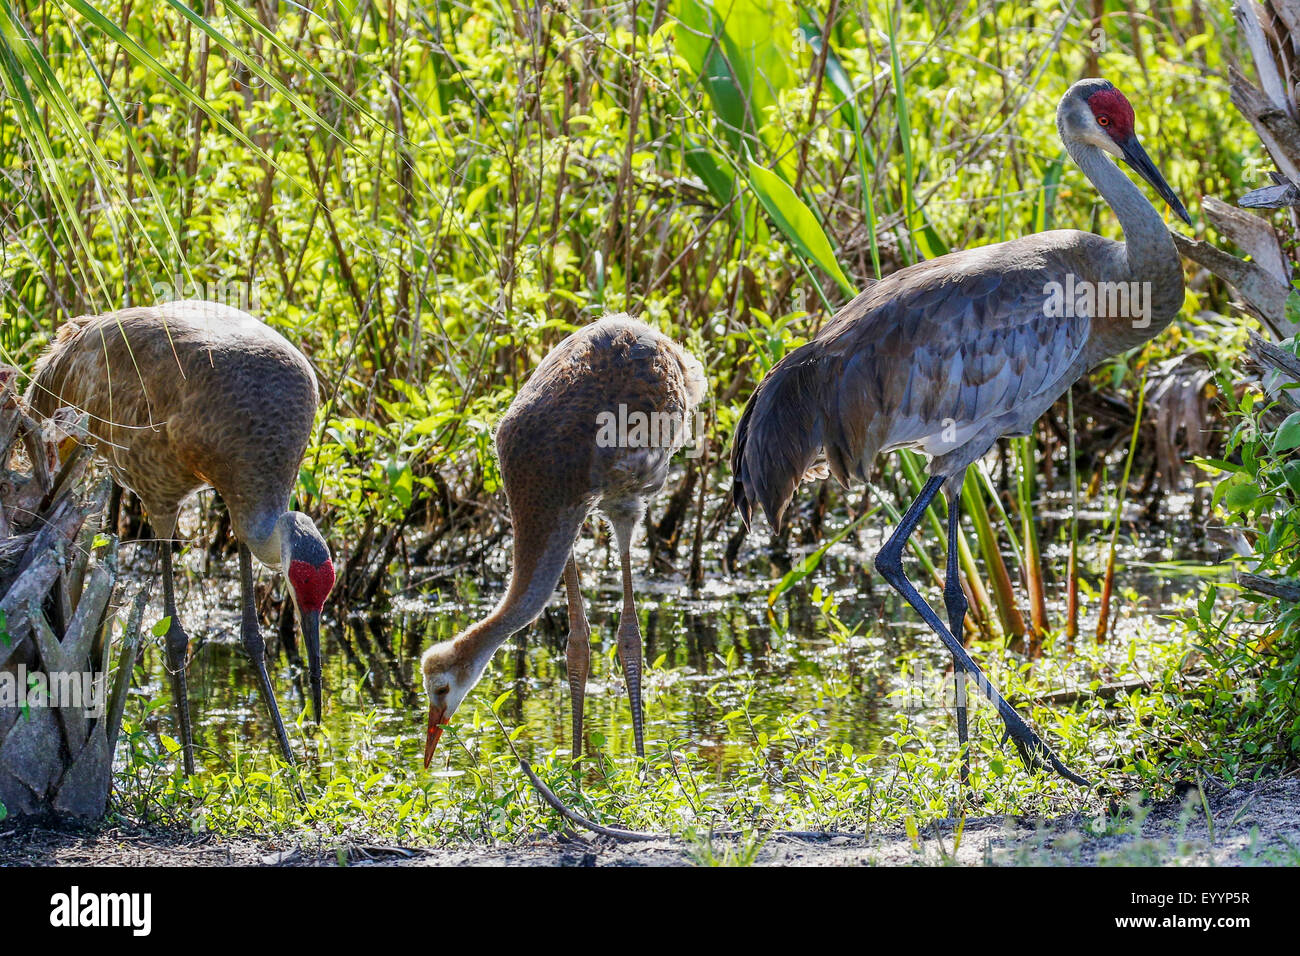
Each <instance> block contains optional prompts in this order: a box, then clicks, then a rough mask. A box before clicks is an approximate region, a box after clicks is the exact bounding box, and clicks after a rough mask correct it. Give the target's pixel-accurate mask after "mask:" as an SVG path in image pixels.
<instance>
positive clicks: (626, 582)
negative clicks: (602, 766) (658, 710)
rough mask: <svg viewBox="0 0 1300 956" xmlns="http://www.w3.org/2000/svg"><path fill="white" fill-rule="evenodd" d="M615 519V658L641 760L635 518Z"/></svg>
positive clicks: (641, 727) (621, 516)
mask: <svg viewBox="0 0 1300 956" xmlns="http://www.w3.org/2000/svg"><path fill="white" fill-rule="evenodd" d="M639 512H640V508H639V507H638V508H637V510H636V511H635V512H633V513H632V516H631V517H630V518H629V517H625V516H623V515H620V516H619V517H618V518H616V519H615V524H614V536H615V537H616V538H617V539H618V553H619V560H620V562H621V563H622V567H623V610H622V611H621V612H620V613H619V616H618V659H619V662H620V663H621V664H622V665H623V677H624V679H625V680H626V681H627V696H628V700H629V702H630V703H631V705H632V734H633V736H634V738H635V739H636V755H637V756H638V757H645V736H644V716H643V713H642V710H641V664H642V651H641V622H640V621H639V620H638V618H637V613H636V598H635V597H634V595H633V593H632V528H633V527H634V526H635V522H636V517H637V516H638V515H639Z"/></svg>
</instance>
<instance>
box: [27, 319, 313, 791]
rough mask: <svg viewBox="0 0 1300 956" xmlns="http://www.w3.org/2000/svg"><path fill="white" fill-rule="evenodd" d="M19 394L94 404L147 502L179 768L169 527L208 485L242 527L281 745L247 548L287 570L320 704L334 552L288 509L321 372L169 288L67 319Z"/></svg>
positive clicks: (112, 457)
mask: <svg viewBox="0 0 1300 956" xmlns="http://www.w3.org/2000/svg"><path fill="white" fill-rule="evenodd" d="M27 401H28V403H29V404H30V405H31V407H32V408H33V409H34V410H36V411H37V412H38V413H40V414H42V415H45V416H49V415H51V414H53V412H54V411H55V410H56V409H58V408H59V407H61V406H65V405H67V406H72V407H74V408H76V409H78V410H79V411H82V412H85V413H88V414H89V416H90V431H91V434H92V437H93V439H94V442H95V446H96V450H97V452H98V453H99V454H100V455H101V456H102V457H103V458H104V459H105V461H106V462H107V464H108V469H109V472H110V473H111V474H112V476H113V478H114V480H115V481H116V482H117V483H118V484H119V485H120V486H123V487H126V488H130V489H132V490H133V491H134V492H135V493H136V494H137V495H138V496H139V498H140V501H141V503H142V504H143V505H144V508H145V511H146V512H147V513H148V516H149V521H150V524H152V525H153V532H154V535H155V537H156V538H157V539H158V542H159V550H160V551H161V552H162V576H163V605H164V613H165V614H166V615H167V617H168V618H169V620H170V625H169V627H168V630H167V635H166V647H167V666H168V670H169V671H170V673H171V680H172V692H173V696H174V698H175V706H176V715H177V722H178V723H179V724H180V730H181V743H182V752H183V757H184V761H185V772H186V773H187V774H192V773H193V772H194V738H193V734H192V732H191V729H190V713H189V695H188V687H187V682H186V676H185V668H186V665H187V663H188V655H189V636H188V635H187V634H186V633H185V631H184V629H183V628H182V627H181V623H180V617H179V616H178V614H177V613H176V597H175V594H174V592H173V587H172V558H171V547H170V544H169V540H170V538H171V537H172V534H173V533H174V532H175V530H176V519H177V516H178V513H179V511H180V505H181V502H182V501H183V500H184V499H185V498H186V497H188V496H189V495H190V493H191V492H193V491H195V490H196V489H198V488H199V487H201V486H202V485H205V484H208V485H212V486H213V487H214V488H215V489H216V490H217V492H218V493H219V494H220V495H221V497H222V499H223V500H224V501H225V502H226V506H227V508H228V509H229V511H230V523H231V527H232V528H233V530H234V533H235V537H237V538H238V539H239V581H240V590H241V592H242V604H243V623H242V627H241V634H242V637H243V643H244V648H245V650H247V652H248V656H249V657H250V658H252V661H253V666H254V668H255V669H256V670H257V679H258V683H259V684H260V685H261V691H262V696H263V697H264V698H265V699H266V705H267V708H268V709H269V710H270V712H271V720H272V721H273V722H274V724H275V732H276V737H277V739H278V740H279V744H280V749H281V751H282V752H283V753H284V758H285V760H286V761H288V762H289V763H293V762H294V760H293V751H292V750H291V749H290V748H289V738H288V736H287V735H286V734H285V731H284V722H283V721H282V720H281V719H280V709H279V707H278V706H277V704H276V701H275V692H274V690H273V689H272V687H271V679H270V677H269V676H268V674H267V671H266V660H265V648H264V645H263V642H262V633H261V629H260V628H259V626H258V622H257V611H256V608H255V606H254V596H253V564H252V557H251V555H254V554H255V555H257V557H258V560H260V561H261V562H262V563H263V564H265V565H266V566H267V567H270V568H279V569H281V570H283V571H284V572H285V577H286V578H287V579H288V581H289V593H290V594H291V595H292V597H293V603H294V607H295V608H296V610H297V616H298V621H299V624H300V626H301V628H302V633H303V638H304V642H305V643H306V645H307V654H308V663H309V673H310V680H311V692H312V706H313V708H314V711H315V716H316V720H317V721H318V722H319V720H320V714H321V663H320V613H321V608H322V607H323V606H324V604H325V598H326V597H327V596H328V595H329V592H330V589H331V588H332V587H333V586H334V563H333V561H332V560H331V559H330V552H329V548H328V547H326V545H325V539H324V538H322V537H321V534H320V532H319V531H318V530H316V525H315V524H314V523H312V520H311V518H309V517H307V515H305V514H302V513H301V512H298V511H290V510H289V499H290V496H291V495H292V493H293V488H294V484H295V483H296V482H297V480H298V466H299V464H300V463H301V461H302V456H303V452H304V451H306V448H307V442H308V439H309V438H310V436H311V429H312V421H313V419H314V418H315V416H316V404H317V394H316V376H315V374H314V373H313V372H312V368H311V366H310V365H309V364H308V363H307V359H306V358H305V357H304V356H303V354H302V353H301V352H299V351H298V350H297V349H296V348H294V347H293V346H292V345H290V344H289V343H288V342H287V341H286V340H285V339H284V337H283V336H281V335H280V334H279V333H278V332H276V331H274V330H273V329H271V328H270V327H268V326H266V325H264V324H263V323H262V322H259V321H258V320H257V319H255V318H253V317H252V316H251V315H248V314H247V313H244V312H240V311H239V310H237V309H232V308H229V307H227V306H224V305H218V304H216V303H213V302H198V301H186V302H169V303H166V304H164V305H158V306H152V307H146V308H135V309H124V310H122V311H120V312H110V313H107V314H105V315H88V316H81V317H80V318H76V319H73V320H71V321H70V322H68V323H67V324H66V325H64V326H63V328H61V329H60V330H59V334H58V337H57V339H56V340H55V341H54V343H53V344H52V345H51V346H50V348H49V349H48V351H46V353H45V354H44V355H43V356H42V357H41V359H40V361H39V362H38V363H37V365H36V372H35V376H34V378H33V381H32V385H31V387H30V389H29V390H28V393H27Z"/></svg>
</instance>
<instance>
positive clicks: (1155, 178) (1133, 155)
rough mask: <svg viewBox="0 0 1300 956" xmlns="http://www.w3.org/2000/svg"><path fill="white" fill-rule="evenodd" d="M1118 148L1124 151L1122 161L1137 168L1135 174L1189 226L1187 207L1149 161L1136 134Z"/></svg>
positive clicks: (1189, 217) (1189, 218) (1189, 219)
mask: <svg viewBox="0 0 1300 956" xmlns="http://www.w3.org/2000/svg"><path fill="white" fill-rule="evenodd" d="M1119 148H1120V150H1122V151H1123V153H1124V162H1126V163H1128V164H1129V165H1130V166H1132V167H1133V168H1134V169H1135V170H1137V174H1138V175H1139V176H1141V177H1142V178H1143V179H1145V180H1146V181H1147V182H1148V183H1150V184H1151V188H1152V189H1154V190H1155V191H1156V192H1158V193H1159V194H1160V198H1161V199H1163V200H1164V201H1165V202H1167V203H1169V208H1170V209H1172V210H1173V211H1174V212H1175V213H1176V214H1177V215H1178V218H1179V219H1181V220H1182V221H1183V222H1185V223H1187V225H1189V226H1190V225H1191V224H1192V217H1191V216H1189V215H1188V214H1187V209H1186V208H1185V207H1184V206H1183V204H1182V201H1181V200H1179V198H1178V197H1177V196H1176V195H1175V194H1174V191H1173V189H1172V188H1170V186H1169V183H1167V182H1165V177H1164V176H1162V175H1161V174H1160V170H1158V169H1156V164H1155V163H1153V162H1151V157H1150V156H1148V155H1147V151H1146V150H1145V149H1143V148H1142V143H1141V142H1140V141H1139V140H1138V138H1137V136H1130V137H1129V138H1128V139H1126V140H1125V141H1124V142H1123V143H1121V144H1120V147H1119Z"/></svg>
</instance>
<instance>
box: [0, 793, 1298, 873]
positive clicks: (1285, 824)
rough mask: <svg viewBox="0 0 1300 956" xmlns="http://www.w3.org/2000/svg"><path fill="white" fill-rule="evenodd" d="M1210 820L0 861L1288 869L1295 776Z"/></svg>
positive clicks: (67, 832) (121, 852) (187, 839)
mask: <svg viewBox="0 0 1300 956" xmlns="http://www.w3.org/2000/svg"><path fill="white" fill-rule="evenodd" d="M1206 799H1207V802H1208V803H1209V807H1210V814H1209V820H1208V821H1207V819H1206V815H1205V813H1204V812H1203V811H1202V809H1201V803H1200V799H1199V797H1198V796H1197V794H1196V792H1195V791H1192V792H1191V793H1190V794H1189V795H1188V796H1187V798H1186V799H1184V800H1182V801H1169V802H1165V803H1159V804H1152V805H1150V806H1148V807H1145V808H1141V809H1139V810H1138V811H1137V813H1136V814H1135V815H1133V816H1131V817H1127V818H1126V819H1123V820H1121V821H1120V822H1115V821H1112V822H1111V824H1110V826H1109V827H1104V826H1102V825H1099V824H1098V823H1097V822H1096V821H1093V820H1090V819H1088V818H1085V817H1082V816H1070V817H1062V818H1058V819H1054V820H1029V819H1024V818H1014V817H998V818H970V819H968V820H967V822H966V825H965V827H964V829H963V832H962V834H961V837H960V840H959V841H958V840H957V838H956V827H955V826H953V825H951V824H945V825H941V826H934V827H931V828H929V829H928V830H926V831H924V832H922V833H920V834H918V836H917V838H916V840H913V839H911V838H909V837H908V835H907V834H906V833H905V832H902V831H882V832H880V833H877V834H872V835H870V836H869V837H867V838H865V839H864V838H863V837H861V836H852V835H838V836H829V837H823V838H818V839H803V838H801V839H794V838H791V837H785V836H776V835H773V836H768V837H766V838H765V839H762V840H761V841H757V842H754V843H748V844H744V843H737V842H736V841H731V840H724V839H715V840H713V841H712V843H710V842H709V841H707V840H696V841H681V840H670V839H664V840H656V841H653V842H649V843H616V842H614V841H613V840H610V839H608V838H605V837H593V836H591V835H589V834H569V835H564V836H556V835H545V836H541V837H539V838H538V839H536V840H533V841H526V842H521V843H517V844H512V845H501V846H470V845H459V846H446V847H435V848H427V847H397V846H378V845H375V844H365V843H347V842H342V843H338V844H327V843H319V842H317V841H316V839H315V838H314V837H312V838H311V839H310V841H304V840H302V839H295V838H293V837H257V836H234V837H219V836H213V835H210V834H206V835H205V834H201V835H191V834H188V833H183V832H179V831H172V830H145V829H138V830H136V829H116V828H110V829H103V830H99V831H90V830H85V829H80V830H79V829H66V828H52V827H48V826H31V825H18V824H14V825H10V826H6V825H4V824H0V864H3V865H17V866H22V865H46V866H48V865H64V866H67V865H85V864H100V865H110V866H112V865H123V866H133V865H142V864H149V865H165V866H173V865H174V866H229V865H237V866H259V865H262V866H268V865H269V866H337V865H339V864H340V863H347V864H348V865H352V866H377V865H386V866H391V865H399V866H677V865H690V864H700V863H707V862H717V863H741V862H752V863H754V864H757V865H768V866H859V865H873V864H885V865H942V864H950V863H957V864H960V865H974V866H978V865H1003V866H1005V865H1012V866H1014V865H1045V864H1046V865H1096V864H1102V865H1105V864H1142V865H1159V866H1169V865H1179V866H1196V865H1240V864H1252V863H1253V864H1263V865H1269V864H1291V865H1300V776H1297V775H1291V776H1288V777H1284V778H1280V779H1275V780H1270V781H1267V782H1263V783H1259V784H1254V785H1251V786H1243V787H1237V788H1235V789H1232V790H1227V791H1221V792H1219V793H1214V794H1211V793H1207V794H1206Z"/></svg>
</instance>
